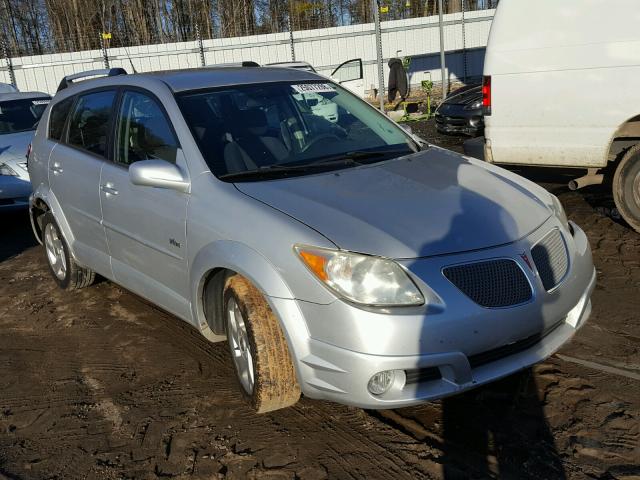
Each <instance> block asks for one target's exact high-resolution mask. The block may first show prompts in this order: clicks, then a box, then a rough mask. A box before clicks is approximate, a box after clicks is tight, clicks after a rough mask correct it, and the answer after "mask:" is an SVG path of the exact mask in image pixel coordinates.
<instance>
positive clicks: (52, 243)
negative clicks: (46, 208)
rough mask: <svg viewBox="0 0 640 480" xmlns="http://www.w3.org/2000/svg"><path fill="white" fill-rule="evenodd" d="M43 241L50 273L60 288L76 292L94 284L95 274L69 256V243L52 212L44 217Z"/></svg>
mask: <svg viewBox="0 0 640 480" xmlns="http://www.w3.org/2000/svg"><path fill="white" fill-rule="evenodd" d="M42 239H43V243H44V249H45V253H46V256H47V264H48V265H49V271H50V272H51V275H52V276H53V279H54V280H55V281H56V283H57V284H58V286H59V287H60V288H63V289H65V290H76V289H78V288H84V287H88V286H89V285H91V284H92V283H93V282H94V280H95V272H94V271H93V270H91V269H89V268H86V267H82V266H80V265H78V264H77V263H76V261H75V260H74V259H73V258H72V257H71V255H70V254H69V247H68V246H67V242H65V240H64V237H63V236H62V233H60V228H59V227H58V224H57V223H56V220H55V218H53V215H52V214H51V212H47V213H45V214H44V216H43V219H42Z"/></svg>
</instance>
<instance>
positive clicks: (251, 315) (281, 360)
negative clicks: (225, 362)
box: [223, 275, 300, 413]
mask: <svg viewBox="0 0 640 480" xmlns="http://www.w3.org/2000/svg"><path fill="white" fill-rule="evenodd" d="M223 299H224V307H225V308H224V312H225V316H226V327H227V339H228V343H229V350H230V352H231V358H232V360H233V365H234V368H235V371H236V375H237V378H238V381H239V383H240V387H241V390H242V393H243V395H244V397H245V398H246V399H247V400H248V401H249V403H250V404H251V406H252V407H253V408H254V409H255V410H256V411H257V412H258V413H264V412H269V411H272V410H278V409H280V408H285V407H288V406H291V405H293V404H294V403H296V402H297V401H298V399H299V398H300V387H299V386H298V382H297V380H296V373H295V369H294V366H293V362H292V360H291V356H290V354H289V348H288V346H287V341H286V339H285V337H284V334H283V332H282V329H281V328H280V324H279V322H278V319H277V318H276V316H275V315H274V313H273V311H272V310H271V308H270V307H269V304H268V303H267V301H266V300H265V299H264V297H263V296H262V294H261V293H260V292H259V291H258V289H257V288H256V287H255V286H253V285H252V284H251V283H250V282H249V281H248V280H247V279H246V278H244V277H242V276H240V275H233V276H231V277H229V278H228V279H227V281H226V283H225V287H224V293H223Z"/></svg>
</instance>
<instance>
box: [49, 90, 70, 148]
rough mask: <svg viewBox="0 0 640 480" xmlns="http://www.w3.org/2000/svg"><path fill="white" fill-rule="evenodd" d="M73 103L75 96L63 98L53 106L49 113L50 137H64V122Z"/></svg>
mask: <svg viewBox="0 0 640 480" xmlns="http://www.w3.org/2000/svg"><path fill="white" fill-rule="evenodd" d="M72 105H73V97H71V98H67V99H65V100H62V101H61V102H58V103H56V104H55V105H54V106H53V107H51V114H50V115H49V138H50V139H52V140H56V141H59V140H60V139H61V138H62V131H63V130H64V124H65V122H66V121H67V117H68V116H69V110H71V106H72Z"/></svg>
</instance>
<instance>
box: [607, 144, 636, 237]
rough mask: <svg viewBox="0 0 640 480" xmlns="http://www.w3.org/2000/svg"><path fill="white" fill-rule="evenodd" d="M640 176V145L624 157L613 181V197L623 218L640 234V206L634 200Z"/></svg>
mask: <svg viewBox="0 0 640 480" xmlns="http://www.w3.org/2000/svg"><path fill="white" fill-rule="evenodd" d="M639 174H640V145H639V146H636V147H634V148H633V149H631V150H630V151H629V152H627V154H626V155H625V156H624V157H623V159H622V160H621V162H620V164H619V165H618V168H617V169H616V172H615V175H614V181H613V197H614V201H615V203H616V207H617V208H618V211H619V212H620V215H621V216H622V218H624V219H625V220H626V221H627V223H628V224H629V225H630V226H631V227H633V228H634V229H635V230H637V231H639V232H640V205H637V204H636V202H635V200H634V198H633V180H634V178H635V176H636V175H639Z"/></svg>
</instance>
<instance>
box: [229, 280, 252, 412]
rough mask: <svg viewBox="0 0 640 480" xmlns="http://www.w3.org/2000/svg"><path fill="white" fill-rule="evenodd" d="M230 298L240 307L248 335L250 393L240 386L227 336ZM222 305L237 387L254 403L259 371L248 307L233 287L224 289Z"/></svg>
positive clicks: (246, 398) (230, 347)
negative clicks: (250, 362)
mask: <svg viewBox="0 0 640 480" xmlns="http://www.w3.org/2000/svg"><path fill="white" fill-rule="evenodd" d="M231 299H233V300H235V302H236V304H237V305H238V308H239V309H240V312H241V313H242V316H243V320H244V325H245V328H246V329H247V335H248V337H249V348H250V349H251V359H252V362H253V392H251V394H249V393H247V391H246V390H245V389H244V387H243V386H242V383H241V382H240V374H239V372H238V369H237V368H236V363H235V362H234V361H233V347H232V346H231V338H230V336H229V316H228V310H229V309H228V305H229V301H230V300H231ZM222 305H223V307H224V310H223V312H224V328H225V330H226V333H227V348H228V349H229V356H230V357H231V363H232V364H233V371H234V372H235V374H236V381H237V382H238V387H239V389H240V391H241V392H242V396H243V397H244V398H245V400H247V401H248V402H249V403H251V405H255V404H256V393H257V392H258V387H259V382H260V372H259V371H258V368H257V365H256V359H257V352H258V348H257V344H256V340H255V335H254V333H253V328H252V324H251V320H250V316H249V314H250V312H249V311H248V307H247V305H246V303H245V302H244V301H243V299H242V298H240V295H238V294H237V293H236V291H235V290H234V289H233V288H226V289H225V291H224V294H223V303H222Z"/></svg>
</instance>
